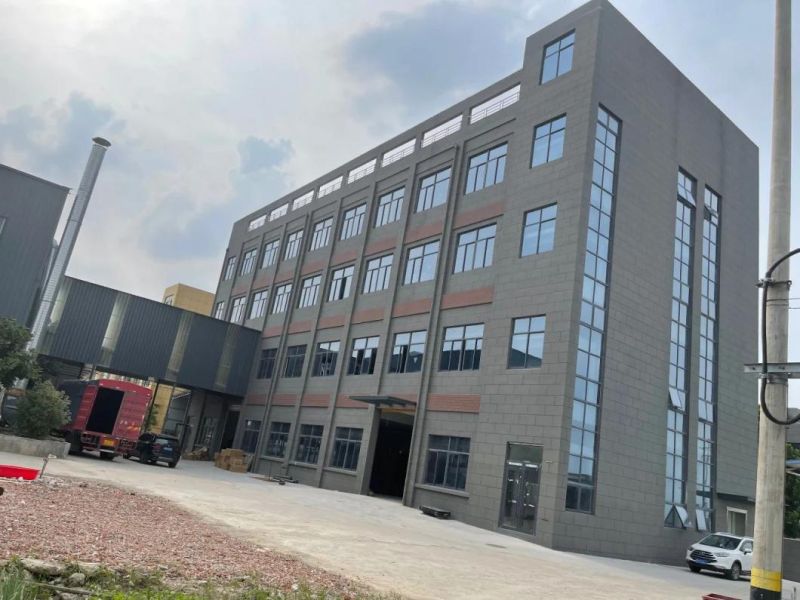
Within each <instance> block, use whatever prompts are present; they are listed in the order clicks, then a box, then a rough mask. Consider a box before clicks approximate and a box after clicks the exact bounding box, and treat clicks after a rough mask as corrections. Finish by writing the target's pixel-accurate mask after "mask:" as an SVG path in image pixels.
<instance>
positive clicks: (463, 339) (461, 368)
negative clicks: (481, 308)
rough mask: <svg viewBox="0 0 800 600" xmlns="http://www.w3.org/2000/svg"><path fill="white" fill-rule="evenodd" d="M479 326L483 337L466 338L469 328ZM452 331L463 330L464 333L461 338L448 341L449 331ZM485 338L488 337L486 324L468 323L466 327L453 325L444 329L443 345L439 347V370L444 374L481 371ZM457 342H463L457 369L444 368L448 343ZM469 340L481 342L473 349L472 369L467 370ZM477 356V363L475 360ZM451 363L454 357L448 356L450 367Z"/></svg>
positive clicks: (459, 351)
mask: <svg viewBox="0 0 800 600" xmlns="http://www.w3.org/2000/svg"><path fill="white" fill-rule="evenodd" d="M477 326H480V327H481V336H480V337H479V338H478V337H466V335H467V328H469V327H477ZM450 329H462V330H463V332H462V334H461V337H460V338H453V339H450V340H448V339H447V331H448V330H450ZM485 336H486V323H466V324H464V325H451V326H449V327H444V328H443V329H442V341H441V344H440V346H439V368H438V370H439V371H440V372H443V373H448V372H456V373H460V372H462V371H479V370H480V366H481V356H482V354H483V339H484V337H485ZM456 340H459V341H460V342H461V346H460V349H459V350H458V361H457V368H455V369H451V368H443V366H442V365H443V360H444V353H445V344H446V343H447V342H455V341H456ZM469 340H479V342H480V343H476V344H475V347H474V348H472V349H471V352H472V361H471V364H472V367H470V368H465V367H464V365H465V364H466V355H467V344H466V342H467V341H469ZM478 346H480V347H478ZM448 352H450V353H452V352H453V350H448ZM476 354H477V361H476V360H475V356H476ZM451 362H452V357H450V356H448V361H447V363H448V366H449V365H450V364H451ZM476 362H477V366H476Z"/></svg>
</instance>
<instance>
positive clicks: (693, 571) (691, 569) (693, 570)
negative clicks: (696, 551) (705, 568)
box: [689, 565, 700, 573]
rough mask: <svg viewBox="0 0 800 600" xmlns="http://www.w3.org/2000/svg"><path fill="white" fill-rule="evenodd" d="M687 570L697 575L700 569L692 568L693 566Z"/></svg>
mask: <svg viewBox="0 0 800 600" xmlns="http://www.w3.org/2000/svg"><path fill="white" fill-rule="evenodd" d="M689 570H690V571H691V572H692V573H699V572H700V567H696V566H694V565H689Z"/></svg>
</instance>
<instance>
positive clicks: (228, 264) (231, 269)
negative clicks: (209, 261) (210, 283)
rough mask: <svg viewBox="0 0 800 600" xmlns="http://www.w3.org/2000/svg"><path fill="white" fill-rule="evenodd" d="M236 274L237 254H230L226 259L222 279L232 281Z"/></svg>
mask: <svg viewBox="0 0 800 600" xmlns="http://www.w3.org/2000/svg"><path fill="white" fill-rule="evenodd" d="M235 275H236V255H234V256H229V257H228V260H227V261H225V268H224V269H223V271H222V281H230V280H231V279H233V277H234V276H235Z"/></svg>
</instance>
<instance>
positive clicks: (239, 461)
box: [214, 448, 250, 473]
mask: <svg viewBox="0 0 800 600" xmlns="http://www.w3.org/2000/svg"><path fill="white" fill-rule="evenodd" d="M249 462H250V460H249V459H248V457H247V454H245V453H244V452H242V451H241V450H235V449H234V448H227V449H225V450H221V451H220V452H217V453H216V454H215V455H214V466H216V467H217V468H219V469H225V470H226V471H231V472H232V473H247V467H248V466H250V465H249Z"/></svg>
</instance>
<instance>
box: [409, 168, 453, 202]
mask: <svg viewBox="0 0 800 600" xmlns="http://www.w3.org/2000/svg"><path fill="white" fill-rule="evenodd" d="M449 191H450V167H447V168H446V169H442V170H441V171H439V172H438V173H434V174H433V175H428V176H427V177H424V178H423V179H422V181H420V184H419V193H418V194H417V207H416V212H422V211H423V210H428V209H429V208H433V207H434V206H440V205H442V204H444V203H445V202H447V192H449Z"/></svg>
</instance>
